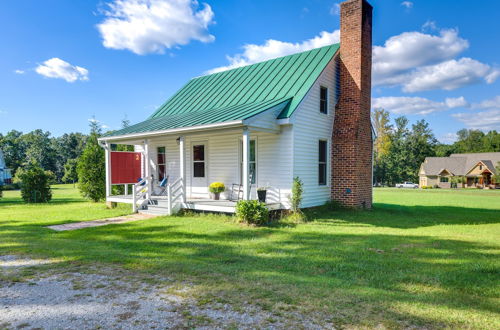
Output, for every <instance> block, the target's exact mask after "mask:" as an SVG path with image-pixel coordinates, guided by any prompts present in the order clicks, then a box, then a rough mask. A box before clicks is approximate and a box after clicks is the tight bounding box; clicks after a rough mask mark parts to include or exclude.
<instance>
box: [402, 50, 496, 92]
mask: <svg viewBox="0 0 500 330" xmlns="http://www.w3.org/2000/svg"><path fill="white" fill-rule="evenodd" d="M499 76H500V70H498V69H496V68H492V67H491V66H489V65H487V64H484V63H481V62H479V61H476V60H473V59H471V58H468V57H464V58H461V59H459V60H449V61H445V62H442V63H439V64H436V65H431V66H426V67H422V68H419V69H417V70H416V71H415V72H413V73H411V74H409V75H408V76H407V77H406V81H405V82H404V83H403V84H402V85H403V91H405V92H420V91H428V90H434V89H444V90H453V89H457V88H460V87H463V86H467V85H471V84H475V83H478V82H481V81H482V80H484V81H485V82H486V83H488V84H491V83H493V82H494V81H495V80H496V79H497V78H498V77H499Z"/></svg>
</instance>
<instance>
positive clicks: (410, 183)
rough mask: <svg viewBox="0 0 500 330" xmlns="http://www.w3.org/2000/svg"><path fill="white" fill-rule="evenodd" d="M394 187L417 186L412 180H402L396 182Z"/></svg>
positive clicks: (414, 187)
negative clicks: (401, 181)
mask: <svg viewBox="0 0 500 330" xmlns="http://www.w3.org/2000/svg"><path fill="white" fill-rule="evenodd" d="M396 188H413V189H416V188H418V184H416V183H413V182H407V181H405V182H403V183H396Z"/></svg>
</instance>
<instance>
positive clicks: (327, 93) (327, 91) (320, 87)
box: [319, 85, 329, 115]
mask: <svg viewBox="0 0 500 330" xmlns="http://www.w3.org/2000/svg"><path fill="white" fill-rule="evenodd" d="M323 88H324V89H325V90H326V99H325V103H326V106H325V111H326V112H323V111H321V110H322V109H321V101H322V99H321V89H323ZM328 95H329V90H328V87H326V86H323V85H320V86H319V113H322V114H324V115H328Z"/></svg>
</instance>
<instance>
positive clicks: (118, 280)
mask: <svg viewBox="0 0 500 330" xmlns="http://www.w3.org/2000/svg"><path fill="white" fill-rule="evenodd" d="M55 262H57V260H33V259H23V258H18V257H16V256H0V329H4V328H6V329H21V328H26V329H33V328H41V329H157V328H162V329H164V328H169V329H172V328H179V329H184V328H206V329H212V328H240V329H241V328H247V329H250V328H289V324H288V323H287V322H289V320H290V319H289V318H283V319H281V320H280V319H279V318H278V319H276V317H274V316H273V315H272V314H270V313H269V312H266V311H262V310H259V309H258V308H256V307H255V306H248V307H247V308H245V310H244V311H241V309H239V310H238V311H235V310H234V309H233V308H232V307H231V306H229V305H226V304H224V305H223V304H217V303H211V304H210V305H208V306H207V305H203V304H199V303H197V301H196V300H195V299H193V298H192V297H190V294H189V291H190V289H191V287H190V285H189V284H186V283H178V282H177V283H175V282H174V281H172V280H170V279H168V278H164V277H145V276H144V275H141V276H140V277H139V275H137V274H131V273H130V272H127V271H125V270H122V269H103V267H99V268H97V267H96V268H91V269H83V270H82V268H81V266H80V268H77V267H75V268H76V270H78V271H75V270H74V269H73V270H72V269H71V267H51V266H50V264H51V263H55ZM68 268H69V269H68ZM173 288H175V290H173ZM304 322H305V321H304ZM301 327H305V328H319V327H318V326H316V325H315V324H313V323H310V322H305V323H303V324H302V326H301Z"/></svg>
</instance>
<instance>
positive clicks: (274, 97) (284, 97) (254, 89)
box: [110, 44, 339, 136]
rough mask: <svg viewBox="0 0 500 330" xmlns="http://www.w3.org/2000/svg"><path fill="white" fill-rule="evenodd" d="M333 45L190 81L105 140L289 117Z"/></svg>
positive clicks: (334, 46)
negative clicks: (275, 111)
mask: <svg viewBox="0 0 500 330" xmlns="http://www.w3.org/2000/svg"><path fill="white" fill-rule="evenodd" d="M338 49H339V44H334V45H330V46H325V47H321V48H316V49H313V50H309V51H306V52H302V53H298V54H293V55H288V56H284V57H280V58H276V59H272V60H268V61H265V62H260V63H256V64H252V65H248V66H244V67H240V68H236V69H232V70H227V71H223V72H218V73H213V74H210V75H206V76H202V77H197V78H193V79H191V80H190V81H189V82H188V83H187V84H186V85H185V86H184V87H182V88H181V89H180V90H179V91H178V92H177V93H175V94H174V95H173V96H172V97H171V98H170V99H169V100H168V101H167V102H165V103H164V104H163V105H161V106H160V107H159V108H158V109H157V110H156V111H155V113H153V115H151V117H150V118H149V119H147V120H145V121H143V122H141V123H138V124H136V125H132V126H129V127H127V128H124V129H121V130H119V131H115V132H113V133H112V134H110V135H111V136H116V135H126V134H133V133H142V132H150V131H158V130H165V129H172V128H181V127H190V126H198V125H205V124H213V123H221V122H227V121H234V120H244V119H248V118H250V117H252V116H255V115H257V114H259V113H261V112H263V111H266V110H269V109H270V108H273V107H277V106H279V107H280V108H282V109H280V110H281V113H280V114H279V116H278V118H280V119H281V118H288V117H290V116H291V115H292V114H293V112H294V111H295V109H296V108H297V106H298V105H299V103H300V101H301V100H302V98H303V97H304V96H305V95H306V93H307V92H308V91H309V89H310V88H311V87H312V85H313V83H314V81H316V79H317V78H318V76H319V75H320V74H321V72H322V71H323V69H324V68H325V66H326V65H327V64H328V62H329V61H330V60H331V59H332V57H333V56H334V55H335V53H336V52H337V51H338Z"/></svg>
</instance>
